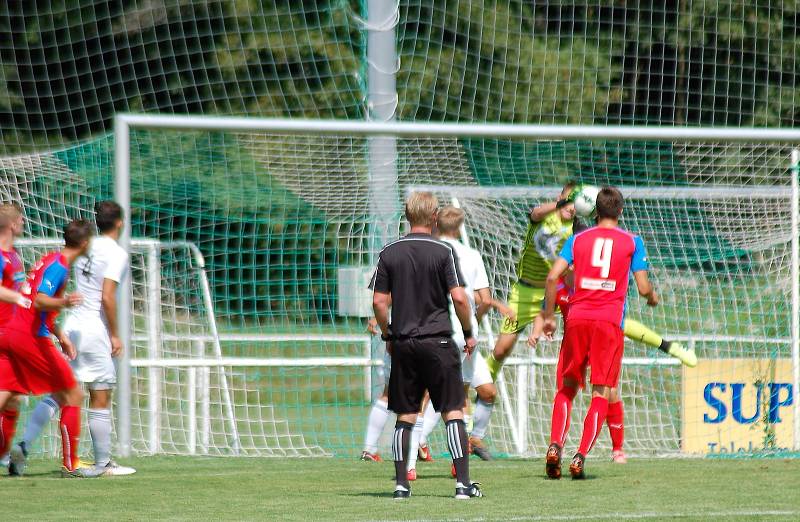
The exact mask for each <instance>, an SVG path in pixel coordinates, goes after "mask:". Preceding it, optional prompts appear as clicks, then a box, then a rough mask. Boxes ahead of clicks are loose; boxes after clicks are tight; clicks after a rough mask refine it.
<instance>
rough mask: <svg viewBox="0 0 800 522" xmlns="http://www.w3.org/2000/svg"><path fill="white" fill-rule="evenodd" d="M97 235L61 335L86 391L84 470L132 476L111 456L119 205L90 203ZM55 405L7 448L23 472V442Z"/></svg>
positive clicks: (78, 268)
mask: <svg viewBox="0 0 800 522" xmlns="http://www.w3.org/2000/svg"><path fill="white" fill-rule="evenodd" d="M95 220H96V223H97V229H98V231H99V232H100V236H98V237H96V238H94V239H93V240H92V243H91V248H90V249H89V252H88V254H87V255H86V256H83V257H80V258H79V259H78V260H77V261H76V263H75V283H76V288H77V290H78V292H80V294H81V295H83V296H84V299H83V302H82V303H81V304H80V305H79V306H77V307H75V308H73V309H72V310H71V311H70V314H69V316H68V317H67V320H66V321H65V322H64V335H66V336H67V337H68V338H69V340H70V341H71V342H72V344H73V345H74V346H75V349H76V351H77V357H76V358H75V360H73V361H72V363H71V364H72V369H73V371H74V372H75V377H76V378H77V380H78V381H80V382H82V383H84V384H85V385H86V387H87V388H88V390H89V410H88V412H87V414H88V418H89V434H90V435H91V438H92V447H93V450H94V458H95V463H94V466H93V467H91V468H89V469H88V470H87V473H91V474H93V475H98V476H112V475H131V474H133V473H135V472H136V470H135V469H133V468H129V467H126V466H120V465H119V464H117V463H116V462H114V461H113V460H112V459H111V428H112V423H111V390H112V389H113V388H114V386H115V385H116V382H117V376H116V371H115V369H114V362H113V361H112V357H117V356H119V355H120V354H121V353H122V350H123V346H122V341H121V340H120V338H119V336H118V334H117V305H116V303H117V300H116V294H117V287H118V285H119V283H120V281H121V280H122V277H123V276H124V274H125V272H126V271H127V267H128V254H127V253H126V252H125V251H124V250H123V249H122V247H120V246H119V245H118V244H117V240H118V239H119V235H120V232H121V230H122V226H123V216H122V208H121V207H120V206H119V205H118V204H117V203H115V202H113V201H101V202H100V203H98V204H97V205H95ZM56 408H57V405H56V401H55V398H54V397H48V398H46V399H44V400H42V401H41V402H40V403H39V404H38V405H37V406H36V408H35V409H34V412H33V415H32V416H31V419H30V421H29V423H28V426H27V427H26V429H25V434H24V436H23V440H22V442H20V443H19V444H17V445H15V446H14V448H13V449H12V452H11V460H12V464H14V465H15V466H16V471H17V472H18V473H19V474H22V472H23V471H24V467H25V457H26V454H27V448H28V446H29V445H30V444H31V443H32V442H33V440H35V439H36V438H37V437H38V435H39V434H40V433H41V431H42V429H43V428H44V426H45V425H46V424H47V423H48V422H49V420H50V418H51V417H52V416H53V415H55V411H56Z"/></svg>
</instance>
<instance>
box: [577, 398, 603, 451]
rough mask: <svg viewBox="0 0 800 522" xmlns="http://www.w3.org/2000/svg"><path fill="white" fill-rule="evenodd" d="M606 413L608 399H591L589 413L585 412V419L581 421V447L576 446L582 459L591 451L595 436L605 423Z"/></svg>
mask: <svg viewBox="0 0 800 522" xmlns="http://www.w3.org/2000/svg"><path fill="white" fill-rule="evenodd" d="M607 413H608V399H606V398H604V397H592V404H590V405H589V411H588V412H586V418H585V419H584V421H583V436H582V437H581V445H580V446H578V453H580V454H581V455H583V456H584V457H585V456H586V455H587V454H588V453H589V452H590V451H591V450H592V446H594V441H596V440H597V436H598V435H599V434H600V431H601V430H602V428H603V423H604V422H605V421H606V414H607Z"/></svg>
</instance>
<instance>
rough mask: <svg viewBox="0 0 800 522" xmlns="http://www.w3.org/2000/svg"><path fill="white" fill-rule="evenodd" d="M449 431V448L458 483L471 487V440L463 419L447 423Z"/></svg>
mask: <svg viewBox="0 0 800 522" xmlns="http://www.w3.org/2000/svg"><path fill="white" fill-rule="evenodd" d="M445 426H446V430H447V447H448V448H449V449H450V455H451V456H452V457H453V465H454V466H455V467H456V481H458V482H460V483H461V485H462V486H466V487H469V485H470V481H469V438H468V437H467V428H466V426H465V425H464V421H463V420H462V419H453V420H449V421H447V422H446V423H445Z"/></svg>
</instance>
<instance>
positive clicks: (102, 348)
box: [63, 315, 117, 390]
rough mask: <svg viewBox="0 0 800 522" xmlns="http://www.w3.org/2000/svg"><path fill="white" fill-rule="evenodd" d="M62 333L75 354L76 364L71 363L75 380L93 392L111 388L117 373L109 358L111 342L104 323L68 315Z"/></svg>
mask: <svg viewBox="0 0 800 522" xmlns="http://www.w3.org/2000/svg"><path fill="white" fill-rule="evenodd" d="M63 330H64V334H65V335H66V336H67V337H69V340H70V341H72V344H73V345H75V350H76V351H77V352H78V356H77V357H76V358H75V360H74V361H70V365H72V371H74V372H75V378H76V379H77V380H78V381H80V382H82V383H86V384H89V387H90V388H92V389H95V390H105V389H110V388H113V386H114V385H115V384H116V383H117V372H116V369H115V368H114V361H113V360H112V358H111V338H110V337H109V336H108V330H107V329H106V325H105V323H103V320H102V319H101V318H100V317H99V316H91V315H80V316H75V315H70V316H69V317H67V320H66V321H65V322H64V327H63Z"/></svg>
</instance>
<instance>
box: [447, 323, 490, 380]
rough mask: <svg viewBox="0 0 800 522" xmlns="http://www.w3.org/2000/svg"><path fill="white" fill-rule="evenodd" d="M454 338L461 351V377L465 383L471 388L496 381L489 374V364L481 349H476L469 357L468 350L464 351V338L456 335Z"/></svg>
mask: <svg viewBox="0 0 800 522" xmlns="http://www.w3.org/2000/svg"><path fill="white" fill-rule="evenodd" d="M453 340H454V341H455V342H456V345H457V346H458V350H459V351H460V352H461V378H462V380H463V381H464V384H469V386H470V388H477V387H478V386H483V385H484V384H490V383H492V382H494V381H492V376H491V375H490V374H489V366H488V365H487V364H486V359H484V358H483V355H481V352H480V350H475V351H474V352H472V355H470V356H469V357H467V354H466V352H464V344H465V343H464V338H463V337H461V336H455V335H454V336H453Z"/></svg>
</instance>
